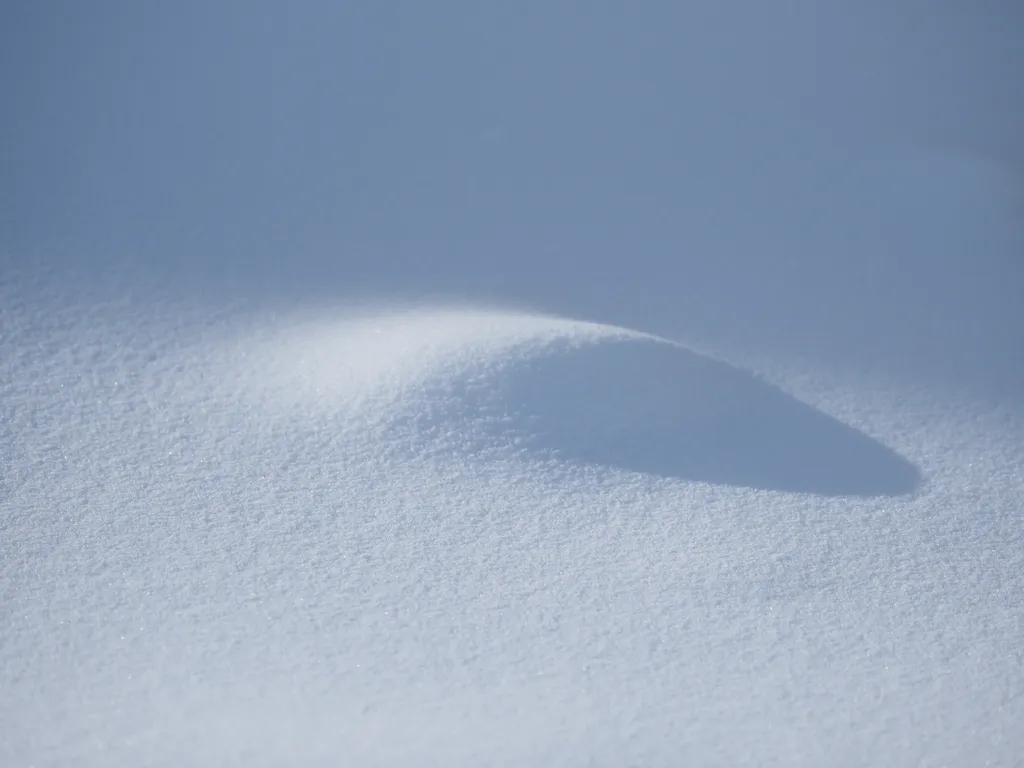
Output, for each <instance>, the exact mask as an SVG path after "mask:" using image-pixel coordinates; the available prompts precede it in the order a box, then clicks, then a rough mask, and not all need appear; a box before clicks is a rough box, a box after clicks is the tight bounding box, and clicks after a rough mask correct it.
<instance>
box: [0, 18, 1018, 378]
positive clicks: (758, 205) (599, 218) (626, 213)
mask: <svg viewBox="0 0 1024 768" xmlns="http://www.w3.org/2000/svg"><path fill="white" fill-rule="evenodd" d="M0 13H2V16H0V89H2V93H3V119H2V120H0V132H2V133H0V147H2V155H0V157H2V166H0V245H2V246H3V254H4V256H3V258H4V259H5V260H6V262H7V264H8V269H10V265H11V264H13V263H20V264H22V265H24V263H25V262H28V261H31V262H33V263H34V264H35V265H36V266H38V265H40V264H61V265H62V266H61V269H64V268H65V267H66V266H67V264H68V262H72V263H75V264H77V265H79V266H80V267H83V269H82V270H81V271H82V272H84V273H85V274H86V275H89V274H96V273H98V269H99V267H101V266H104V265H106V266H113V269H112V270H111V272H113V273H118V272H120V273H122V274H125V275H129V274H136V273H143V274H145V275H148V276H149V277H156V278H157V279H158V280H160V281H161V282H162V284H163V285H165V286H167V287H170V289H172V290H179V291H181V292H183V293H190V292H191V293H193V294H194V295H197V296H200V295H201V296H204V297H206V298H208V299H209V300H210V301H211V302H212V303H214V304H221V303H223V302H225V301H228V300H231V299H239V298H241V299H245V300H254V299H255V300H260V301H262V300H267V301H271V302H273V301H278V300H280V299H282V298H284V297H287V298H288V299H289V300H291V301H300V302H301V301H310V300H314V299H317V300H327V301H340V300H343V299H353V298H362V297H367V296H380V295H384V296H401V297H410V298H417V297H422V296H426V295H445V296H455V297H462V298H468V299H474V300H502V301H506V302H513V303H517V304H526V305H528V306H530V307H536V308H539V309H544V310H549V311H555V312H560V313H564V314H570V315H575V316H582V317H586V318H588V319H596V320H602V321H608V322H613V323H621V324H625V325H628V326H631V327H638V328H641V329H642V330H648V331H652V332H656V333H662V334H668V335H673V336H676V337H684V338H698V339H707V340H710V341H713V342H715V343H719V342H721V343H723V344H726V343H739V344H744V345H747V346H750V347H756V348H761V349H765V350H769V351H773V352H774V351H778V353H779V354H786V355H790V356H797V357H801V356H802V357H808V358H811V359H815V360H820V361H824V362H827V363H835V364H840V363H841V364H844V365H853V366H859V365H868V366H880V367H881V368H883V369H885V370H892V371H903V372H910V373H912V374H915V375H921V376H922V377H925V378H928V379H929V380H932V381H942V382H950V383H954V384H956V385H958V386H959V385H969V386H972V387H976V388H978V389H979V390H981V389H985V390H987V391H994V392H999V393H1001V395H1002V396H1006V395H1012V393H1014V392H1016V391H1018V390H1020V391H1024V373H1022V370H1024V362H1022V361H1021V360H1020V358H1022V357H1024V353H1019V352H1020V350H1022V349H1024V310H1022V309H1021V296H1022V291H1024V268H1022V266H1021V261H1022V258H1024V257H1022V254H1024V236H1022V225H1021V222H1022V221H1024V203H1022V200H1024V194H1022V192H1021V185H1020V182H1021V178H1022V177H1021V171H1022V169H1024V150H1022V147H1024V140H1022V139H1021V138H1020V137H1021V136H1024V88H1022V87H1021V75H1020V72H1024V63H1022V62H1024V56H1022V47H1024V43H1022V40H1024V34H1022V30H1024V27H1022V23H1021V22H1022V18H1024V17H1022V13H1021V11H1020V10H1019V9H1017V8H1016V6H1015V4H1013V3H1001V2H994V1H993V2H975V3H967V2H933V3H924V2H906V3H875V2H849V3H836V2H827V3H820V2H804V3H797V2H782V3H743V4H740V3H723V2H708V3H682V2H643V3H625V2H552V1H551V0H544V1H543V2H479V1H478V0H473V1H470V0H466V1H465V2H454V1H451V0H443V1H438V2H429V3H428V2H300V3H283V2H282V3H269V2H256V1H253V2H249V1H247V2H174V3H158V2H135V1H132V2H128V1H124V2H110V1H108V0H102V1H101V0H97V1H94V2H37V1H32V2H28V1H22V2H8V3H5V4H4V6H3V10H2V12H0ZM0 266H2V262H0ZM76 279H82V278H81V275H80V276H78V277H77V278H76Z"/></svg>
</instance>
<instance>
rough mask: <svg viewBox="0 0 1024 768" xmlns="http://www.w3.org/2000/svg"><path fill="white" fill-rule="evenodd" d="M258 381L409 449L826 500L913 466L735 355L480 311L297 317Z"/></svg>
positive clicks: (906, 487)
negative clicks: (719, 356) (301, 320)
mask: <svg viewBox="0 0 1024 768" xmlns="http://www.w3.org/2000/svg"><path fill="white" fill-rule="evenodd" d="M270 348H271V349H273V350H275V351H274V352H273V354H272V358H273V362H272V363H270V364H267V365H261V366H260V367H259V369H258V370H259V371H260V372H261V376H262V375H264V374H265V373H266V372H267V371H279V372H280V374H279V375H278V376H276V377H270V378H266V377H264V378H261V379H260V381H261V382H262V385H263V386H264V387H265V386H267V384H268V382H269V381H273V382H275V384H274V385H273V386H272V387H271V390H272V391H273V397H274V403H276V404H277V405H280V404H281V403H282V402H284V401H285V400H287V399H288V398H294V397H295V396H296V395H298V397H299V401H300V402H302V403H303V404H304V405H306V406H308V405H309V404H310V402H311V401H317V400H318V401H320V403H321V405H322V406H329V407H331V408H334V409H338V410H340V411H342V412H343V413H346V414H347V415H348V416H349V417H350V419H352V420H354V421H355V422H356V423H357V424H358V425H360V426H361V427H363V428H365V427H367V426H369V425H371V424H372V425H376V428H377V429H378V430H380V431H379V432H378V433H377V438H378V439H379V440H381V441H382V442H388V443H389V444H391V445H398V444H404V445H405V446H406V450H407V451H409V452H416V451H429V452H437V451H449V452H457V453H462V454H465V455H468V456H471V457H476V458H480V457H486V456H500V455H504V454H507V453H509V452H515V453H518V454H520V455H521V457H522V458H524V459H529V458H533V459H535V460H542V461H557V462H563V463H569V464H572V465H576V466H584V465H585V466H590V467H594V468H605V469H611V470H622V471H628V472H635V473H642V474H647V475H653V476H657V477H660V478H668V479H676V480H682V481H698V482H705V483H714V484H722V485H735V486H744V487H749V488H756V489H763V490H775V491H789V492H800V493H813V494H820V495H853V496H873V495H900V494H905V493H911V492H913V491H914V490H915V489H916V488H917V486H918V483H919V480H920V478H919V474H918V471H917V469H916V468H915V467H914V466H913V465H912V464H911V463H910V462H908V461H907V460H905V459H903V458H902V457H900V456H898V455H897V454H896V453H895V452H893V451H891V450H889V449H888V448H886V447H885V446H883V445H882V444H880V443H878V442H876V441H875V440H873V439H871V438H870V437H868V436H867V435H865V434H863V433H862V432H859V431H857V430H855V429H853V428H852V427H849V426H846V425H845V424H843V423H841V422H840V421H837V420H836V419H834V418H832V417H830V416H828V415H826V414H824V413H822V412H821V411H818V410H816V409H814V408H812V407H810V406H809V405H806V404H804V403H802V402H800V401H799V400H797V399H795V398H793V397H791V396H789V395H788V394H786V393H784V392H782V391H781V390H779V389H777V388H775V387H773V386H771V385H769V384H767V383H764V382H762V381H761V380H759V379H758V378H757V377H755V376H753V375H752V374H749V373H747V372H745V371H742V370H740V369H738V368H736V367H734V366H731V365H729V364H727V363H724V362H721V361H719V360H715V359H713V358H711V357H708V356H706V355H702V354H699V353H697V352H694V351H692V350H689V349H687V348H686V347H684V346H681V345H679V344H676V343H674V342H671V341H668V340H666V339H661V338H658V337H654V336H651V335H648V334H644V333H641V332H637V331H632V330H629V329H625V328H618V327H613V326H607V325H600V324H595V323H586V322H579V321H573V320H567V319H562V318H557V317H545V316H538V315H528V314H513V313H501V312H493V311H486V310H450V309H444V310H420V311H410V312H402V313H390V314H381V315H378V316H374V317H368V318H367V317H364V318H361V319H360V320H358V321H348V322H342V323H334V324H332V323H330V322H326V321H325V322H321V323H312V324H304V325H300V326H298V327H296V328H293V329H292V331H291V335H289V336H287V337H286V338H279V339H278V340H277V341H276V342H275V343H274V344H273V345H271V347H270Z"/></svg>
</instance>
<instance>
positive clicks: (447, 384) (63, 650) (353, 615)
mask: <svg viewBox="0 0 1024 768" xmlns="http://www.w3.org/2000/svg"><path fill="white" fill-rule="evenodd" d="M53 312H54V314H53V315H49V316H50V317H51V318H53V320H52V326H53V327H52V328H51V329H50V330H49V331H48V332H46V333H45V334H42V335H40V334H38V333H34V332H33V329H32V326H33V324H34V323H35V321H36V316H35V315H34V314H33V313H31V312H29V311H27V310H26V312H25V314H24V315H21V316H19V315H18V314H17V313H11V312H7V313H6V314H5V349H4V355H3V360H4V366H5V368H4V375H3V380H4V382H5V389H4V399H3V404H4V423H5V429H6V435H7V437H6V442H7V445H8V447H9V453H8V457H9V459H8V466H7V467H6V470H5V484H4V497H3V505H4V519H3V525H4V530H3V533H4V536H3V541H4V545H3V547H4V550H3V576H4V580H3V589H4V593H3V601H2V605H3V609H2V610H3V612H4V613H3V615H4V626H5V635H4V644H3V656H2V662H3V666H2V669H3V674H4V686H3V688H4V691H5V693H4V697H3V699H2V706H3V710H2V713H0V714H2V716H0V721H2V722H3V723H4V726H3V728H4V733H5V738H4V746H3V758H4V762H5V763H7V764H11V765H16V764H28V763H31V762H34V763H35V764H52V765H58V764H68V763H72V762H74V763H76V764H96V765H101V764H102V765H141V764H154V765H155V764H160V765H173V764H182V763H195V762H199V763H202V764H210V765H213V764H246V765H280V764H301V765H321V764H367V765H369V764H415V763H418V762H419V761H421V760H423V759H428V760H429V761H431V762H434V761H436V762H438V763H447V764H451V763H464V764H509V765H524V764H538V763H545V764H579V763H581V762H586V761H587V760H590V759H593V760H597V761H599V762H607V763H608V764H612V763H615V764H644V765H653V764H657V765H669V764H678V761H680V760H682V761H684V762H686V761H689V760H693V761H695V762H701V763H704V762H706V761H707V762H712V763H714V764H744V763H747V762H750V763H771V762H777V763H778V764H789V765H794V764H798V765H821V764H831V765H835V764H849V765H856V764H864V763H866V762H875V761H877V760H878V759H879V757H880V756H881V757H882V761H883V762H886V761H887V762H888V763H889V764H894V765H895V764H899V765H906V764H916V763H918V762H920V761H922V760H924V761H927V760H928V759H930V758H929V756H931V755H942V758H943V760H945V761H946V762H947V763H948V764H960V765H967V764H985V762H986V761H988V762H990V763H991V764H999V762H1000V760H1002V761H1003V764H1008V763H1006V757H1007V756H1008V755H1010V754H1013V753H1016V752H1017V750H1018V749H1019V748H1020V747H1021V746H1022V742H1021V740H1020V738H1021V737H1020V735H1019V733H1020V732H1019V730H1018V729H1017V727H1016V724H1018V723H1019V722H1021V721H1022V719H1024V700H1022V698H1021V697H1020V696H1019V692H1020V690H1021V687H1022V686H1024V674H1022V667H1021V657H1020V652H1021V646H1020V638H1021V634H1020V630H1021V606H1020V595H1021V594H1022V593H1024V567H1022V566H1024V561H1022V550H1021V548H1020V543H1021V535H1020V534H1021V531H1020V525H1021V523H1020V516H1019V510H1020V503H1021V499H1024V477H1022V474H1021V471H1020V467H1021V460H1022V455H1021V450H1020V449H1021V443H1020V433H1019V431H1015V430H1013V429H1009V428H1007V427H1006V426H1005V425H1002V426H1001V425H998V424H993V423H992V417H991V415H990V414H989V415H986V414H982V415H981V416H980V417H975V418H972V414H971V412H970V410H969V409H966V410H965V409H956V410H951V409H950V408H949V407H948V406H946V405H944V404H939V403H935V402H929V401H927V400H924V399H921V398H920V397H915V396H914V395H913V394H907V395H906V396H905V397H901V398H900V402H899V403H898V407H896V404H892V403H889V404H888V405H887V404H886V403H885V398H884V397H882V398H879V397H877V396H875V394H874V393H871V392H862V393H852V392H848V391H846V392H844V391H843V390H842V389H841V388H839V389H836V390H832V391H827V392H819V393H818V399H820V400H822V401H823V402H833V403H835V404H836V405H835V408H836V410H837V412H841V414H842V415H843V418H845V419H846V420H852V421H855V422H857V423H858V426H860V427H861V428H863V429H864V430H867V431H868V432H870V433H871V434H872V436H871V437H868V435H867V434H866V433H865V432H862V431H860V430H859V429H855V428H854V427H852V426H850V425H849V424H847V423H844V422H843V421H842V420H839V419H836V418H833V417H831V416H829V415H826V413H824V412H823V411H821V410H819V409H818V408H815V407H812V406H811V405H808V404H806V403H804V402H801V401H800V400H799V399H797V398H794V397H791V396H789V395H787V394H784V393H783V392H782V390H780V389H777V388H775V387H773V386H771V385H769V384H767V383H765V382H762V381H760V380H758V379H756V378H755V377H753V376H751V375H750V374H747V373H745V372H742V371H740V370H739V369H736V368H733V367H731V366H728V365H726V364H725V363H722V362H720V361H714V360H712V359H710V358H708V357H705V356H703V355H699V354H697V353H695V352H692V351H688V350H687V349H685V348H683V347H680V346H678V345H674V344H671V343H670V342H667V341H664V340H660V339H656V338H652V337H650V336H648V335H645V334H642V333H638V332H633V331H628V330H624V329H620V328H614V327H609V326H601V325H596V324H592V323H582V322H573V321H570V320H565V319H559V318H554V317H545V316H539V315H530V314H516V313H511V312H507V311H485V310H481V309H479V308H476V309H472V308H470V309H458V308H441V307H426V308H420V309H402V310H392V311H385V310H382V309H380V308H377V309H374V310H369V311H368V312H367V313H365V314H360V313H359V312H358V311H354V312H350V313H347V314H345V315H342V316H339V317H336V318H331V317H325V316H323V315H322V314H320V315H316V316H312V315H308V314H306V315H302V316H294V317H290V316H277V317H275V318H270V319H263V320H262V321H257V320H256V319H254V318H252V317H247V318H244V319H238V320H236V321H235V322H228V321H227V320H225V321H223V322H222V327H221V328H220V329H217V328H215V327H214V328H211V327H210V325H209V324H205V325H203V326H202V327H197V326H193V327H190V326H189V324H188V322H187V321H186V322H184V323H183V322H182V321H181V319H180V318H182V317H186V318H187V316H188V315H187V313H186V312H181V313H179V314H177V317H178V318H179V322H178V325H177V327H176V328H175V329H173V332H172V329H169V328H168V329H162V328H161V327H160V326H159V325H156V324H154V325H150V326H148V327H147V326H146V325H143V330H141V331H140V330H139V327H138V325H137V323H136V321H137V319H138V318H139V317H145V313H144V311H143V310H137V311H135V312H129V311H124V310H122V313H121V314H119V313H118V311H112V310H108V311H107V312H106V314H105V316H104V318H103V319H102V320H95V321H93V323H75V322H74V320H73V318H75V317H80V316H81V314H80V312H79V308H77V307H65V308H64V310H63V311H62V310H60V309H58V308H56V307H54V308H53ZM167 314H168V315H170V314H172V313H167ZM62 319H63V320H65V321H66V322H67V325H64V324H62V322H61V320H62ZM182 338H185V339H188V341H187V342H186V343H177V342H178V340H180V339H182ZM7 339H13V340H15V341H14V343H13V344H11V343H10V342H7V341H6V340H7ZM837 755H842V757H841V758H839V759H838V760H837ZM688 756H689V757H688Z"/></svg>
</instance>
